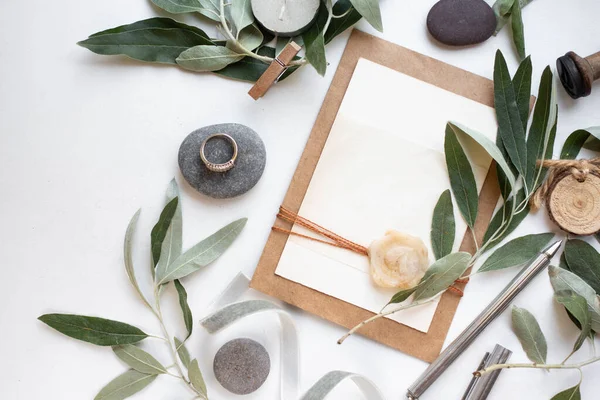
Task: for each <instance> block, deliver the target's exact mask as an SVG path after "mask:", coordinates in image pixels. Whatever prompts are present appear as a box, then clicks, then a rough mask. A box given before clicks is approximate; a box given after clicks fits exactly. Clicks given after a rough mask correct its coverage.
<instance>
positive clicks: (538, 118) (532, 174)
mask: <svg viewBox="0 0 600 400" xmlns="http://www.w3.org/2000/svg"><path fill="white" fill-rule="evenodd" d="M553 79H554V78H553V76H552V71H551V70H550V67H546V69H545V70H544V72H543V73H542V78H541V80H540V87H539V91H538V97H537V101H536V103H535V109H534V111H533V121H532V123H531V129H530V130H529V136H528V138H527V179H526V182H527V183H526V184H527V187H528V188H530V189H531V190H530V191H534V190H535V189H534V188H533V184H534V181H535V178H536V176H537V172H538V170H539V167H537V166H536V163H537V160H540V159H543V158H546V154H547V150H548V147H549V146H548V144H549V139H550V134H551V131H552V128H553V127H554V123H555V122H556V118H557V115H556V93H555V90H554V83H553ZM551 147H553V146H551ZM551 154H552V153H550V155H551Z"/></svg>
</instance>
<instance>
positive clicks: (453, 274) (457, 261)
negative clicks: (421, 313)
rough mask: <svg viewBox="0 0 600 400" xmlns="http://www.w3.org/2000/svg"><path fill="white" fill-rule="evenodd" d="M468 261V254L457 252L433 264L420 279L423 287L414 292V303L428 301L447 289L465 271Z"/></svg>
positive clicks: (469, 257) (469, 256)
mask: <svg viewBox="0 0 600 400" xmlns="http://www.w3.org/2000/svg"><path fill="white" fill-rule="evenodd" d="M470 259H471V255H470V254H469V253H464V252H459V253H452V254H448V255H447V256H446V257H444V258H440V259H439V260H437V261H436V262H434V263H433V264H432V265H431V266H430V267H429V269H428V270H427V272H426V273H425V276H423V279H421V282H423V285H421V286H419V288H418V289H417V290H416V292H415V297H414V301H418V300H423V299H428V298H430V297H433V296H435V295H436V294H438V293H441V292H443V291H444V290H446V289H448V287H449V286H450V285H452V284H453V283H454V281H455V280H457V279H458V278H460V277H461V276H462V274H463V273H464V272H465V271H466V270H467V268H468V266H469V260H470ZM430 278H431V279H430Z"/></svg>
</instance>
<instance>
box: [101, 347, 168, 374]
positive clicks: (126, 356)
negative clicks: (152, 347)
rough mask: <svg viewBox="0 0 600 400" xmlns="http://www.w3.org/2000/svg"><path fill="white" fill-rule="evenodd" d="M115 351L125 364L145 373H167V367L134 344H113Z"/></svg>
mask: <svg viewBox="0 0 600 400" xmlns="http://www.w3.org/2000/svg"><path fill="white" fill-rule="evenodd" d="M112 349H113V351H114V353H115V354H116V355H117V357H119V358H120V359H121V360H122V361H123V362H125V364H127V365H128V366H130V367H131V368H133V369H135V370H136V371H139V372H142V373H144V374H150V375H157V374H166V373H167V369H166V368H165V367H163V365H162V364H161V363H160V362H158V360H157V359H156V358H154V357H152V356H151V355H150V354H148V353H147V352H145V351H144V350H142V349H140V348H139V347H137V346H134V345H132V344H125V345H120V346H113V348H112Z"/></svg>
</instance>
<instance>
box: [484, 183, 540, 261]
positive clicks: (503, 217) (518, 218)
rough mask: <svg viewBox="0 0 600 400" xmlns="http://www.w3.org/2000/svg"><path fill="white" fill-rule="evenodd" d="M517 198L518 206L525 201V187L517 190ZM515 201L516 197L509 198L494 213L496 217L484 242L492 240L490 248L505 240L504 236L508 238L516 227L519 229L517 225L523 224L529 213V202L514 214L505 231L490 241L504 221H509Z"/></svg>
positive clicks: (488, 229)
mask: <svg viewBox="0 0 600 400" xmlns="http://www.w3.org/2000/svg"><path fill="white" fill-rule="evenodd" d="M516 199H517V206H518V205H519V204H521V202H523V200H525V192H524V191H523V189H521V190H519V191H518V192H517V196H516ZM513 202H514V197H511V198H510V199H508V200H507V201H506V202H505V203H504V204H503V205H502V207H500V209H498V211H496V214H494V217H493V218H492V220H491V221H490V224H489V225H488V228H487V230H486V231H485V235H484V236H483V243H487V242H488V241H489V242H490V243H489V245H488V250H489V249H492V248H493V247H494V246H496V245H497V244H498V243H500V242H501V241H503V240H504V238H506V237H507V236H508V235H510V234H511V233H512V232H513V231H514V230H515V229H517V227H518V226H519V225H520V224H521V222H523V220H524V219H525V218H526V217H527V215H528V214H529V209H530V207H529V204H527V205H526V206H525V208H524V209H523V211H521V212H520V213H518V214H515V215H514V216H513V218H512V220H511V221H510V224H508V227H506V229H505V230H504V233H502V235H500V236H498V237H497V238H496V239H494V240H493V241H490V239H491V238H492V235H494V233H495V232H496V231H497V230H498V229H500V226H501V225H502V224H503V221H508V216H509V215H510V213H512V205H513Z"/></svg>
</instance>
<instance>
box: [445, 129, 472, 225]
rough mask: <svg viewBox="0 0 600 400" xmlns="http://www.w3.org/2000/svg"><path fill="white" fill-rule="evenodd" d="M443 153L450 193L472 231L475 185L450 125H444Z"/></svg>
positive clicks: (464, 155)
mask: <svg viewBox="0 0 600 400" xmlns="http://www.w3.org/2000/svg"><path fill="white" fill-rule="evenodd" d="M444 152H445V154H446V166H447V168H448V175H449V177H450V187H451V188H452V193H454V198H455V199H456V203H457V204H458V209H459V210H460V213H461V214H462V216H463V218H464V219H465V221H466V222H467V225H469V227H471V229H472V228H473V226H474V225H475V220H476V219H477V207H478V201H479V198H478V195H477V183H476V182H475V176H474V175H473V170H472V169H471V164H469V159H468V158H467V156H466V154H465V152H464V150H463V149H462V147H461V145H460V143H459V141H458V138H457V135H456V133H455V131H454V130H453V128H452V125H451V124H447V125H446V139H445V141H444Z"/></svg>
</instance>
